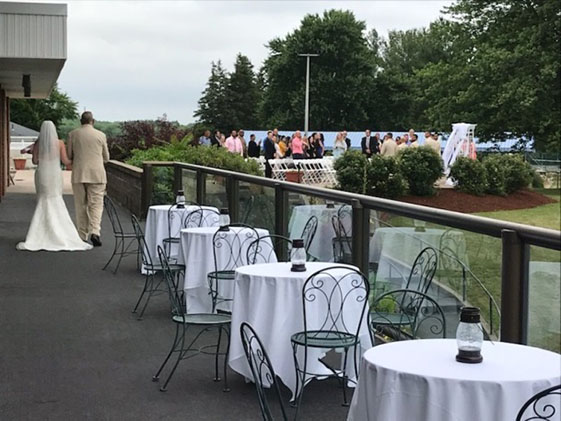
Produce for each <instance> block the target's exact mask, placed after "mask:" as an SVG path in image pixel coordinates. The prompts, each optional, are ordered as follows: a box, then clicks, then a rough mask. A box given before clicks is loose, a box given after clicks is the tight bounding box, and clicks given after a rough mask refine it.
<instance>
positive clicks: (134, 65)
mask: <svg viewBox="0 0 561 421" xmlns="http://www.w3.org/2000/svg"><path fill="white" fill-rule="evenodd" d="M53 2H54V1H53ZM448 4H450V2H449V1H413V0H411V1H318V0H316V1H294V0H292V1H258V0H253V1H203V0H199V1H169V2H168V1H158V2H151V1H139V2H135V1H69V2H68V59H67V62H66V64H65V66H64V69H63V71H62V73H61V76H60V78H59V87H60V88H61V89H62V90H63V91H65V92H66V93H68V94H69V95H70V97H71V98H72V99H74V100H75V101H78V102H79V109H80V111H83V110H84V109H88V110H92V111H93V112H94V115H95V117H96V119H97V120H113V121H115V120H136V119H153V118H156V117H159V116H162V115H163V114H164V113H165V114H166V115H167V117H168V119H170V120H177V121H179V122H181V123H183V124H186V123H190V122H193V121H194V117H193V112H194V111H195V110H196V108H197V101H198V99H199V98H200V96H201V92H202V91H203V90H204V88H205V85H206V82H207V80H208V76H209V74H210V66H211V62H212V61H218V60H219V59H220V60H222V63H223V64H224V65H225V67H226V68H227V70H229V71H230V70H232V68H233V63H234V60H235V57H236V55H237V54H238V52H241V53H242V54H244V55H246V56H248V57H249V59H250V60H251V62H252V63H253V65H254V66H255V68H256V69H257V68H259V67H260V65H261V63H262V62H263V60H264V59H265V58H266V57H267V53H268V49H267V48H266V44H267V42H268V41H270V40H271V39H273V38H275V37H284V36H285V35H286V34H288V33H290V32H292V31H293V30H294V29H296V28H298V26H299V24H300V21H301V19H302V18H303V17H304V16H305V15H306V14H310V13H312V14H316V13H320V14H321V13H322V12H323V11H324V10H328V9H333V8H336V9H341V8H344V9H346V10H351V11H353V12H354V14H355V16H356V17H357V19H359V20H363V21H365V22H366V26H367V30H370V29H372V28H375V29H376V30H377V31H378V33H379V34H380V35H382V36H386V35H387V33H388V31H389V30H393V29H397V30H405V29H411V28H420V27H425V26H428V25H429V24H430V22H432V21H434V20H436V19H437V18H438V17H439V15H440V11H441V10H442V8H443V7H444V6H445V5H448Z"/></svg>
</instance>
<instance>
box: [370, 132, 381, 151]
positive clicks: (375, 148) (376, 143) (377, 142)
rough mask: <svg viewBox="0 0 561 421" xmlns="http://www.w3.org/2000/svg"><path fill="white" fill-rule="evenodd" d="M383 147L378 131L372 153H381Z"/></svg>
mask: <svg viewBox="0 0 561 421" xmlns="http://www.w3.org/2000/svg"><path fill="white" fill-rule="evenodd" d="M381 147H382V140H381V139H380V133H376V134H375V135H374V150H373V151H372V154H373V155H374V154H378V153H380V148H381Z"/></svg>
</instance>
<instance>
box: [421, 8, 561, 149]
mask: <svg viewBox="0 0 561 421" xmlns="http://www.w3.org/2000/svg"><path fill="white" fill-rule="evenodd" d="M447 13H448V15H449V16H450V17H451V18H452V22H455V24H454V25H453V26H451V29H452V32H451V34H452V35H453V40H454V42H453V50H454V51H453V52H454V55H453V57H451V59H450V60H449V61H448V62H445V63H442V62H439V63H431V64H428V65H427V66H426V67H425V68H424V69H422V70H421V71H420V72H419V74H418V76H419V78H418V83H419V87H420V91H423V92H424V93H425V95H427V96H428V97H429V98H431V102H430V104H429V106H428V107H427V109H426V112H427V115H428V117H429V119H431V120H432V121H435V122H436V124H437V125H439V126H441V125H444V123H446V124H447V125H448V127H449V124H450V123H452V122H453V121H471V122H474V123H477V134H478V136H479V137H480V138H484V139H493V138H494V139H502V138H505V137H510V136H512V135H514V136H517V137H526V138H530V137H533V138H534V139H535V141H536V144H535V146H536V148H537V149H538V150H558V149H559V138H560V136H561V106H560V103H561V91H560V89H561V66H560V56H559V43H560V40H561V37H560V34H561V23H560V19H559V16H560V15H561V10H560V7H559V2H558V1H557V0H527V1H518V0H502V1H500V2H487V1H483V0H459V1H458V2H457V3H455V4H453V5H452V6H451V7H450V8H448V9H447Z"/></svg>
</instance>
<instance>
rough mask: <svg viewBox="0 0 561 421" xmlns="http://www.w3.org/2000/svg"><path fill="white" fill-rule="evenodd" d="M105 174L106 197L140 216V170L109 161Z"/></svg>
mask: <svg viewBox="0 0 561 421" xmlns="http://www.w3.org/2000/svg"><path fill="white" fill-rule="evenodd" d="M105 169H106V172H107V195H108V196H109V197H110V198H111V199H113V201H115V202H117V203H119V204H120V205H121V206H123V207H124V208H126V209H128V210H129V211H130V212H132V213H133V214H135V215H136V216H138V217H140V216H141V215H142V213H143V212H142V169H140V168H137V167H133V166H132V165H128V164H124V163H122V162H120V161H109V162H108V163H107V164H106V166H105Z"/></svg>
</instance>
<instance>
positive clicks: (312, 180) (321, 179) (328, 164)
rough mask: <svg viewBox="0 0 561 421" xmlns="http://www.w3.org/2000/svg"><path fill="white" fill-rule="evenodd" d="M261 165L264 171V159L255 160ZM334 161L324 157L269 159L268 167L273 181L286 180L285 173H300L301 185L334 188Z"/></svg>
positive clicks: (335, 182)
mask: <svg viewBox="0 0 561 421" xmlns="http://www.w3.org/2000/svg"><path fill="white" fill-rule="evenodd" d="M257 161H258V162H259V164H260V165H261V169H262V170H263V171H265V158H263V157H259V159H257ZM334 162H335V161H334V159H333V158H332V157H324V158H322V159H297V160H293V159H292V158H284V159H269V165H270V166H271V168H272V170H273V174H272V178H273V179H274V180H281V181H285V180H286V173H287V172H289V171H290V172H294V171H297V172H300V173H301V174H302V183H303V184H309V185H315V186H321V187H334V186H335V184H337V177H336V173H335V170H334V169H333V164H334Z"/></svg>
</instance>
